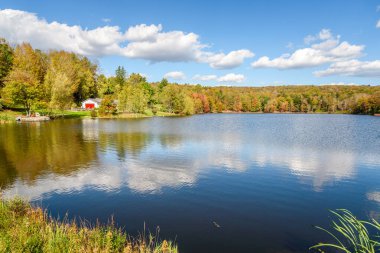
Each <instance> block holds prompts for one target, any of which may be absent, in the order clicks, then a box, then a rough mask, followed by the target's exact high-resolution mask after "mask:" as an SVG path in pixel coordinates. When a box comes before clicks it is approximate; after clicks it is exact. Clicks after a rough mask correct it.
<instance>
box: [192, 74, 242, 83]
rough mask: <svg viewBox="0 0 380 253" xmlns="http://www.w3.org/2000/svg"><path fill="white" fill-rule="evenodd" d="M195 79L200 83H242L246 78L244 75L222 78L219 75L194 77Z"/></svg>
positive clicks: (230, 75)
mask: <svg viewBox="0 0 380 253" xmlns="http://www.w3.org/2000/svg"><path fill="white" fill-rule="evenodd" d="M193 79H194V80H199V81H218V82H229V83H241V82H243V81H244V80H245V76H244V75H242V74H235V73H229V74H226V75H224V76H220V77H218V76H217V75H195V76H193Z"/></svg>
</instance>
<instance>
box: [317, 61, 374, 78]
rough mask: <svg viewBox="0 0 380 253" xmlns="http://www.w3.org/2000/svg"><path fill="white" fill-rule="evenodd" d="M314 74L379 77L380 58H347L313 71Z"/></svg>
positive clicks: (320, 75)
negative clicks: (367, 59)
mask: <svg viewBox="0 0 380 253" xmlns="http://www.w3.org/2000/svg"><path fill="white" fill-rule="evenodd" d="M314 74H315V75H316V76H319V77H322V76H332V75H343V76H359V77H380V60H376V61H359V60H349V61H342V62H336V63H333V64H331V65H330V67H329V68H328V69H326V70H321V71H316V72H314Z"/></svg>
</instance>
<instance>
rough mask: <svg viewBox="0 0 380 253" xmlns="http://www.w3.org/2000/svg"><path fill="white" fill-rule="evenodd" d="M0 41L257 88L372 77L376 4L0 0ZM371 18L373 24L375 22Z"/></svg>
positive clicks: (107, 68)
mask: <svg viewBox="0 0 380 253" xmlns="http://www.w3.org/2000/svg"><path fill="white" fill-rule="evenodd" d="M0 9H1V10H0V37H5V38H6V39H7V40H9V41H10V42H11V43H19V42H21V41H27V42H30V43H31V44H32V45H33V46H34V47H36V48H41V49H43V50H48V49H65V50H69V51H74V52H77V53H81V54H84V55H86V56H89V57H91V58H92V59H94V60H95V61H97V62H98V63H99V65H100V69H101V72H103V73H104V74H106V75H111V74H113V73H114V70H115V69H116V67H117V66H119V65H121V66H124V67H125V68H126V70H127V71H128V72H129V73H132V72H138V73H142V74H144V75H146V76H147V78H148V80H149V81H158V80H160V79H161V78H162V77H163V76H167V77H168V78H169V79H170V80H171V81H176V82H179V83H201V84H204V85H239V86H263V85H283V84H329V83H357V84H371V85H378V84H379V81H380V46H379V45H380V1H373V0H366V1H362V0H357V1H348V0H345V1H341V0H339V1H338V0H331V1H313V0H309V1H280V0H279V1H269V0H266V1H264V0H263V1H237V0H235V1H217V2H216V1H169V0H161V1H153V0H152V1H142V0H141V1H137V0H136V1H94V0H92V1H88V0H86V1H78V0H77V1H72V0H66V1H41V0H24V1H20V0H2V1H1V2H0ZM378 22H379V23H378Z"/></svg>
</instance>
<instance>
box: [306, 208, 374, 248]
mask: <svg viewBox="0 0 380 253" xmlns="http://www.w3.org/2000/svg"><path fill="white" fill-rule="evenodd" d="M330 212H331V213H332V215H333V218H332V226H331V230H327V229H325V228H322V227H319V226H317V227H316V228H318V229H320V230H322V231H324V232H326V233H327V234H329V235H330V236H331V238H332V240H333V242H331V243H318V244H317V245H314V246H312V247H311V248H310V249H318V250H319V251H320V252H325V251H324V249H325V248H329V249H331V250H334V251H333V252H346V253H376V252H377V253H379V252H380V223H379V222H378V221H376V220H375V219H372V220H371V221H363V220H359V219H357V218H356V217H355V216H354V215H353V214H352V213H351V212H350V211H348V210H346V209H337V210H335V211H330Z"/></svg>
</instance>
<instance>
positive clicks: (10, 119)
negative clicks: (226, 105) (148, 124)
mask: <svg viewBox="0 0 380 253" xmlns="http://www.w3.org/2000/svg"><path fill="white" fill-rule="evenodd" d="M44 114H46V115H45V116H39V117H26V116H23V115H22V114H20V111H19V110H17V111H16V110H9V109H8V110H4V111H0V124H7V123H17V122H44V121H50V120H57V119H73V118H81V119H83V118H92V119H144V118H153V117H187V116H193V115H206V114H311V115H318V114H319V115H327V114H329V115H368V116H374V117H380V113H375V114H373V115H371V114H353V113H349V112H344V111H341V112H235V111H222V112H209V113H195V114H190V115H186V114H175V113H168V112H157V113H156V114H154V115H147V114H143V113H120V114H118V115H102V116H96V117H92V116H91V111H64V112H61V113H57V114H50V115H49V113H46V112H44Z"/></svg>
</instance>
